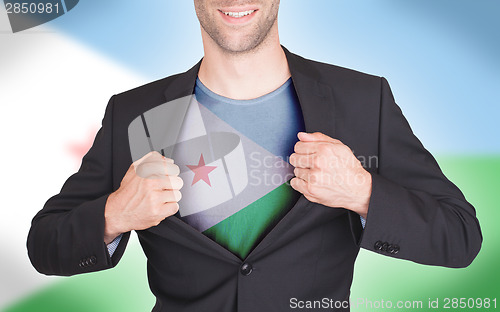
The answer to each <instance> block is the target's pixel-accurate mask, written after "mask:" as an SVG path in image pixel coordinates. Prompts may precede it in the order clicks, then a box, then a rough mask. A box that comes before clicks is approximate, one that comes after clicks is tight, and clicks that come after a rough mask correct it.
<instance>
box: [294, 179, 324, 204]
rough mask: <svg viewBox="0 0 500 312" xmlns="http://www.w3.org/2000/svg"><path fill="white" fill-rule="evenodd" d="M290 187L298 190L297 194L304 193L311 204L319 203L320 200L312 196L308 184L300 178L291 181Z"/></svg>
mask: <svg viewBox="0 0 500 312" xmlns="http://www.w3.org/2000/svg"><path fill="white" fill-rule="evenodd" d="M290 186H291V187H292V188H293V189H294V190H296V191H297V192H300V193H302V195H304V197H305V198H307V200H309V201H311V202H315V203H317V202H318V199H317V198H316V197H314V196H312V195H311V193H310V192H309V191H308V186H307V182H306V181H304V180H302V179H300V178H293V179H291V180H290Z"/></svg>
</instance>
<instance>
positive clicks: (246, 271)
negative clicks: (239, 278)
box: [240, 263, 253, 276]
mask: <svg viewBox="0 0 500 312" xmlns="http://www.w3.org/2000/svg"><path fill="white" fill-rule="evenodd" d="M252 271H253V267H252V265H251V264H250V263H243V265H242V266H241V268H240V272H241V274H243V275H245V276H248V275H250V273H252Z"/></svg>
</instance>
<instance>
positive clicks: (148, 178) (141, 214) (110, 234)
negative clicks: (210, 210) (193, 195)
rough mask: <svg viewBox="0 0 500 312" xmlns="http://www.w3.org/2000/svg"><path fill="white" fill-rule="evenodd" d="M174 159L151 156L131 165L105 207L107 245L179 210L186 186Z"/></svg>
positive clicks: (158, 221) (154, 223) (148, 155)
mask: <svg viewBox="0 0 500 312" xmlns="http://www.w3.org/2000/svg"><path fill="white" fill-rule="evenodd" d="M179 172H180V170H179V167H178V166H177V165H175V164H174V161H173V160H172V159H169V158H166V157H164V156H162V155H160V154H159V153H158V152H155V151H153V152H150V153H148V154H147V155H145V156H143V157H142V158H141V159H139V160H137V161H135V162H134V163H133V164H132V165H130V167H129V169H128V171H127V173H126V174H125V176H124V177H123V179H122V181H121V184H120V188H118V190H116V191H115V192H113V193H111V194H110V195H109V197H108V200H107V202H106V207H105V212H104V216H105V220H106V225H105V229H104V242H105V243H106V244H109V243H110V242H112V241H113V240H114V239H115V238H116V237H117V236H118V235H120V234H121V233H125V232H129V231H131V230H144V229H148V228H150V227H153V226H156V225H158V224H159V223H160V222H161V221H162V220H163V219H165V218H167V217H169V216H171V215H173V214H175V213H176V212H177V210H179V204H178V203H177V202H178V201H179V200H180V199H181V192H180V191H179V190H180V188H181V187H182V185H183V182H182V179H181V178H180V177H179Z"/></svg>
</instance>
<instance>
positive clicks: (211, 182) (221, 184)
mask: <svg viewBox="0 0 500 312" xmlns="http://www.w3.org/2000/svg"><path fill="white" fill-rule="evenodd" d="M195 99H196V102H197V105H194V106H193V105H192V107H191V108H190V109H189V112H188V114H187V115H188V116H187V117H186V119H189V121H185V128H186V129H187V128H188V127H189V128H192V127H200V124H202V127H203V128H204V131H205V132H206V133H207V136H206V138H207V139H203V140H202V139H198V138H197V141H196V142H195V143H193V140H191V141H190V142H191V143H190V145H189V146H187V145H186V146H179V147H178V148H177V149H178V151H177V152H176V153H174V154H175V156H176V157H174V161H175V162H176V163H177V165H178V166H179V167H180V169H181V175H180V176H181V177H182V178H183V180H184V187H183V188H182V189H181V193H182V194H183V197H182V199H181V200H180V201H179V207H180V208H179V212H180V216H181V219H183V220H184V221H185V222H186V223H188V224H190V225H192V226H193V227H194V228H196V229H198V230H199V231H200V232H202V233H203V234H204V235H206V236H208V237H209V238H211V239H213V240H214V241H215V242H217V243H218V244H220V245H222V246H223V247H225V248H227V249H228V250H229V251H231V252H233V253H234V254H236V255H237V256H239V257H240V258H242V259H244V258H245V257H246V256H247V255H248V254H249V253H250V251H251V250H252V249H253V248H254V247H255V246H256V245H257V244H258V243H259V242H260V241H261V240H262V238H263V237H264V236H265V235H266V234H268V233H269V231H271V230H272V228H273V227H274V226H275V225H276V224H277V223H278V222H279V221H280V219H281V218H282V217H283V216H284V215H285V214H286V213H287V212H288V211H289V210H290V209H291V207H292V206H293V205H294V204H295V203H296V201H297V200H298V198H299V196H300V193H298V192H296V191H295V190H293V189H292V188H291V186H290V185H289V181H290V179H291V178H292V177H293V176H294V175H293V167H292V166H291V165H290V164H289V163H288V158H289V156H290V154H291V153H293V147H294V145H295V143H296V142H297V140H298V139H297V133H298V132H300V131H304V121H303V117H302V111H301V108H300V104H299V101H298V97H297V94H296V93H295V89H294V86H293V83H292V79H291V78H290V79H289V80H288V81H286V82H285V83H284V84H283V85H282V86H281V87H279V88H278V89H276V90H275V91H273V92H271V93H269V94H266V95H264V96H261V97H259V98H256V99H252V100H233V99H229V98H226V97H223V96H220V95H217V94H215V93H214V92H212V91H210V90H209V89H208V88H207V87H206V86H204V85H203V83H202V82H201V81H200V80H199V79H197V81H196V86H195ZM198 110H199V111H198ZM196 120H198V121H196ZM195 125H196V126H195ZM181 136H182V134H181ZM203 146H206V148H203ZM182 150H184V151H187V152H182ZM200 151H201V152H200ZM203 151H204V152H203ZM186 158H191V159H190V160H189V161H188V160H186ZM191 188H198V189H197V190H196V194H197V195H196V196H193V194H194V191H193V192H191V191H192V189H191Z"/></svg>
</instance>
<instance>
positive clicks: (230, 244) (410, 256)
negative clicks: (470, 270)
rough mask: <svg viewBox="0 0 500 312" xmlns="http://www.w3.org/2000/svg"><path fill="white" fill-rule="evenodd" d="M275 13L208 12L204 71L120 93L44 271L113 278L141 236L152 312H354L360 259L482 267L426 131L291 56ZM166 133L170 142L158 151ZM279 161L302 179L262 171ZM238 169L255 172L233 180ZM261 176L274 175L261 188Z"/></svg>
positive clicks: (472, 231) (199, 8) (59, 213)
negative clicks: (308, 308) (306, 310)
mask: <svg viewBox="0 0 500 312" xmlns="http://www.w3.org/2000/svg"><path fill="white" fill-rule="evenodd" d="M278 7H279V0H274V1H223V0H221V1H210V0H195V8H196V13H197V15H198V19H199V21H200V25H201V32H202V39H203V45H204V52H205V55H204V58H203V60H202V61H201V62H200V63H198V64H197V65H196V66H194V67H193V68H192V69H190V70H189V71H187V72H186V73H183V74H180V75H176V76H172V77H168V78H165V79H162V80H159V81H156V82H153V83H151V84H148V85H145V86H142V87H139V88H137V89H134V90H131V91H128V92H125V93H122V94H119V95H115V96H113V97H112V99H111V100H110V103H109V104H108V107H107V109H106V113H105V116H104V119H103V123H102V128H101V129H100V131H99V133H98V134H97V136H96V140H95V142H94V145H93V146H92V148H91V149H90V151H89V152H88V154H87V155H86V156H85V157H84V159H83V161H82V166H81V168H80V170H79V171H78V172H77V173H76V174H75V175H73V176H71V177H70V178H69V179H68V180H67V181H66V183H65V185H64V186H63V188H62V190H61V193H60V194H58V195H56V196H54V197H52V198H51V199H49V200H48V201H47V203H46V204H45V206H44V208H43V209H42V210H41V211H40V212H39V213H38V214H37V215H36V216H35V218H34V219H33V223H32V228H31V230H30V234H29V236H28V252H29V256H30V259H31V261H32V263H33V265H34V266H35V268H36V269H37V270H38V271H40V272H42V273H44V274H57V275H74V274H80V273H85V272H92V271H98V270H103V269H108V268H111V267H114V266H115V265H116V264H117V263H118V261H119V260H120V257H121V256H122V254H123V252H124V249H125V246H126V243H127V241H128V238H129V235H130V231H132V230H135V231H137V233H138V236H139V239H140V242H141V245H142V247H143V249H144V252H145V254H146V256H147V258H148V276H149V283H150V287H151V290H152V292H153V294H154V295H155V296H156V298H157V301H156V305H155V307H154V309H153V311H288V310H291V309H293V301H292V298H297V299H298V300H309V301H313V300H321V299H322V298H328V299H331V302H333V304H332V305H331V307H330V308H331V310H348V309H349V307H348V305H347V304H346V303H347V301H348V298H349V289H350V285H351V281H352V273H353V266H354V261H355V258H356V256H357V253H358V251H359V248H360V247H363V248H366V249H368V250H372V251H375V252H378V253H381V254H385V255H388V256H391V257H396V258H401V259H407V260H412V261H415V262H418V263H423V264H431V265H442V266H448V267H465V266H467V265H469V264H470V263H471V262H472V260H473V259H474V258H475V256H476V255H477V253H478V251H479V249H480V246H481V242H482V236H481V232H480V228H479V223H478V221H477V219H476V217H475V210H474V208H473V207H472V206H471V205H470V204H469V203H468V202H467V201H466V200H465V198H464V197H463V195H462V194H461V192H460V191H459V190H458V189H457V188H456V186H454V185H453V184H452V183H451V182H450V181H448V180H447V179H446V177H445V176H444V175H443V174H442V172H441V171H440V169H439V167H438V165H437V163H436V162H435V160H434V158H433V157H432V156H431V155H430V153H429V152H427V151H426V150H425V149H424V148H423V146H422V145H421V143H420V142H419V141H418V139H417V138H416V137H415V136H414V135H413V133H412V132H411V129H410V127H409V126H408V124H407V122H406V120H405V119H404V117H403V115H402V114H401V111H400V109H399V108H398V106H397V105H396V104H395V102H394V100H393V97H392V94H391V92H390V89H389V86H388V83H387V81H386V80H385V79H383V78H380V77H375V76H370V75H366V74H362V73H359V72H355V71H351V70H348V69H343V68H339V67H335V66H331V65H327V64H321V63H317V62H313V61H309V60H306V59H303V58H301V57H299V56H297V55H294V54H292V53H290V52H289V51H288V50H286V49H285V48H283V47H282V46H280V42H279V36H278V25H277V14H278ZM193 94H194V95H195V101H194V102H193V98H192V97H191V95H193ZM186 97H188V98H189V101H184V100H183V99H185V98H186ZM186 103H187V104H186ZM192 103H194V104H192ZM179 110H180V111H182V114H180V115H179V116H184V119H183V120H181V122H180V123H178V119H179V118H176V117H177V115H174V117H172V114H171V112H174V111H179ZM165 111H167V112H168V114H163V113H159V112H165ZM270 112H272V113H270ZM155 118H156V119H155ZM155 120H156V121H157V122H156V123H155ZM158 120H159V122H158ZM196 121H198V122H196ZM158 124H160V125H161V126H160V128H159V129H160V130H161V131H160V132H159V133H160V136H169V135H170V134H171V133H175V135H173V137H175V141H171V140H170V141H169V142H170V143H171V144H163V143H162V144H159V143H158V140H156V139H155V138H156V137H157V133H158ZM201 124H202V125H203V126H202V127H201V126H200V125H201ZM137 125H139V126H140V127H136V126H137ZM141 127H142V128H141ZM193 129H194V130H193ZM193 133H196V135H195V134H193ZM139 134H140V135H139ZM219 136H220V138H219ZM137 137H140V138H141V140H138V139H137ZM297 138H298V142H296V141H297ZM193 140H194V141H193ZM140 142H142V143H140ZM145 142H147V143H145ZM193 142H194V143H193ZM148 143H149V145H148ZM137 144H143V146H146V147H147V146H149V147H151V150H153V151H152V152H149V153H148V152H147V150H144V149H139V150H141V151H142V152H140V153H137V152H136V145H137ZM240 147H241V148H240ZM238 150H240V151H244V152H238ZM160 153H162V154H164V155H166V156H168V157H165V156H164V155H161V154H160ZM228 155H232V156H231V157H233V156H234V158H229V156H228ZM284 155H289V158H287V159H289V162H290V164H291V165H292V166H293V167H291V166H289V165H286V166H285V165H283V163H279V164H280V165H279V166H276V165H273V166H272V168H267V167H266V165H265V164H266V160H267V159H269V158H268V156H271V157H274V158H272V159H277V158H281V159H284V158H283V157H282V156H284ZM254 156H255V157H257V158H255V157H254ZM259 157H260V158H259ZM367 159H376V162H375V164H373V163H371V162H368V163H366V162H365V161H363V162H364V163H363V162H362V161H361V160H367ZM236 160H237V165H232V163H233V164H234V162H236ZM252 161H254V164H253V165H252ZM255 163H257V165H255ZM267 163H268V162H267ZM243 164H245V168H247V174H248V177H247V176H246V175H241V174H235V171H234V170H237V169H238V168H240V169H241V167H242V166H243ZM254 165H255V166H254ZM252 169H256V170H257V173H256V174H257V177H259V179H260V178H263V177H265V176H266V174H268V173H269V172H272V173H273V174H274V175H277V176H278V180H277V182H273V183H271V186H269V185H267V184H266V183H256V185H251V178H252V177H254V176H253V173H254V171H252ZM217 170H219V171H217ZM217 172H219V173H217ZM290 173H293V174H294V175H295V177H294V178H293V179H291V180H290V183H283V182H284V181H287V180H288V178H287V177H288V176H289V174H290ZM216 176H218V177H220V178H219V179H217V178H216ZM259 181H260V182H262V181H263V180H259ZM220 185H225V186H227V189H228V190H229V191H228V192H226V193H224V192H222V191H220V190H221V189H222V188H221V186H220ZM239 186H241V187H239ZM268 186H269V188H267V187H268ZM217 187H219V189H218V190H219V191H217V192H216V191H215V190H217ZM181 188H182V189H181ZM207 190H210V191H213V193H206V194H211V195H205V196H195V194H198V195H199V194H205V193H203V192H205V191H207ZM239 190H241V192H240V191H239ZM202 191H203V192H202ZM207 192H208V191H207ZM181 193H182V197H183V198H182V199H181ZM213 194H215V195H213ZM223 194H226V195H223ZM223 196H227V199H226V198H222V197H223ZM207 202H210V203H212V204H209V205H208V204H207ZM206 204H207V207H206V208H204V209H198V208H199V207H200V206H202V205H206ZM364 222H366V224H365V225H364Z"/></svg>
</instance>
